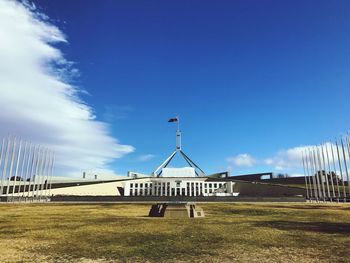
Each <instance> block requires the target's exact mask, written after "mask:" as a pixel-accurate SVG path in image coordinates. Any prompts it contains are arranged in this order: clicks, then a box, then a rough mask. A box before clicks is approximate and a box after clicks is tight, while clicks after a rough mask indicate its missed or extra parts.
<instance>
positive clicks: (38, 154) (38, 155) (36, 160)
mask: <svg viewBox="0 0 350 263" xmlns="http://www.w3.org/2000/svg"><path fill="white" fill-rule="evenodd" d="M40 152H41V148H40V146H39V147H38V148H37V153H36V158H35V171H34V174H33V201H34V199H35V198H36V197H37V196H36V194H35V192H36V189H37V187H38V185H37V181H38V168H39V160H40V157H41V156H40Z"/></svg>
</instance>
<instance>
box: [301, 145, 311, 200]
mask: <svg viewBox="0 0 350 263" xmlns="http://www.w3.org/2000/svg"><path fill="white" fill-rule="evenodd" d="M301 159H302V162H303V168H304V179H305V188H306V198H307V200H309V199H310V196H309V187H308V185H307V179H306V177H307V174H306V168H305V161H304V153H303V152H302V153H301Z"/></svg>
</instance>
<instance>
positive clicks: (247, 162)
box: [226, 153, 256, 167]
mask: <svg viewBox="0 0 350 263" xmlns="http://www.w3.org/2000/svg"><path fill="white" fill-rule="evenodd" d="M226 160H227V161H228V162H229V163H230V164H232V165H234V166H236V167H252V166H253V165H254V164H255V163H256V161H255V159H254V158H253V157H252V156H250V155H249V154H247V153H242V154H239V155H237V156H233V157H229V158H227V159H226Z"/></svg>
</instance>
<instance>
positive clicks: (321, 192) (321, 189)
mask: <svg viewBox="0 0 350 263" xmlns="http://www.w3.org/2000/svg"><path fill="white" fill-rule="evenodd" d="M314 161H315V167H316V175H317V177H316V178H317V179H318V186H319V192H320V197H321V198H322V199H323V201H325V194H324V185H323V182H322V175H321V174H320V173H321V168H320V166H319V156H318V148H317V147H316V148H315V152H314Z"/></svg>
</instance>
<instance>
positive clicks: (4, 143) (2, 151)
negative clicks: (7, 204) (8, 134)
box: [0, 138, 6, 196]
mask: <svg viewBox="0 0 350 263" xmlns="http://www.w3.org/2000/svg"><path fill="white" fill-rule="evenodd" d="M5 147H6V141H5V138H3V139H2V145H1V157H0V168H1V164H2V163H4V162H3V159H5V156H4V149H5ZM3 167H4V168H5V164H4V166H3ZM2 187H3V175H2V176H1V182H0V196H1V195H2Z"/></svg>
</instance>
